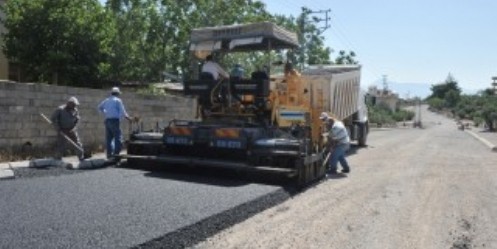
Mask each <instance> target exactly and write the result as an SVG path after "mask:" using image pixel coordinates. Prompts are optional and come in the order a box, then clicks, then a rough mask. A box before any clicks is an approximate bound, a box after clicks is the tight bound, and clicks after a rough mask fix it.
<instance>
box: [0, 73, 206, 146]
mask: <svg viewBox="0 0 497 249" xmlns="http://www.w3.org/2000/svg"><path fill="white" fill-rule="evenodd" d="M122 90H123V92H124V93H123V94H122V96H121V98H122V99H123V102H124V104H125V106H126V109H127V112H128V113H129V114H130V115H131V116H138V117H140V120H141V122H142V123H143V126H144V128H146V129H147V130H152V129H155V127H156V126H157V124H159V126H162V127H163V126H164V125H167V123H169V121H170V120H172V119H194V116H195V110H196V102H195V100H194V99H191V98H182V97H178V96H148V95H143V94H136V93H132V92H128V91H127V90H126V89H122ZM70 96H76V97H77V98H78V100H79V101H80V106H79V110H80V115H81V118H82V120H81V123H80V124H79V127H78V129H79V133H80V137H81V140H82V141H83V143H84V144H85V146H89V147H102V145H103V144H104V139H105V129H104V124H103V123H104V120H103V116H102V115H101V114H100V113H98V111H97V106H98V104H99V103H100V102H101V101H102V100H103V99H104V98H106V97H107V96H109V89H104V90H98V89H85V88H76V87H67V86H54V85H47V84H38V83H12V82H0V150H4V151H16V150H18V149H20V148H21V147H22V146H23V145H25V144H27V143H29V144H31V145H32V147H33V148H42V149H47V147H53V144H54V142H55V140H56V133H55V131H54V130H53V128H52V126H50V125H49V124H48V123H46V121H45V120H44V119H43V118H42V117H41V116H40V113H44V114H45V115H46V116H48V117H50V116H51V114H52V112H53V111H54V110H55V108H56V107H58V106H60V105H62V104H64V103H65V102H66V101H67V99H68V98H69V97H70ZM122 129H123V133H124V136H125V138H127V137H128V136H129V131H130V127H129V123H128V122H127V121H123V126H122Z"/></svg>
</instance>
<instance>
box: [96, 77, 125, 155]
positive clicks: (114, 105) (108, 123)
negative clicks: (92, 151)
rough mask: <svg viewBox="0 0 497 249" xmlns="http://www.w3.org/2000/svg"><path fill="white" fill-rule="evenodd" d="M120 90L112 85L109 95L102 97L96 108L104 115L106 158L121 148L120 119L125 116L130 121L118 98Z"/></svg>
mask: <svg viewBox="0 0 497 249" xmlns="http://www.w3.org/2000/svg"><path fill="white" fill-rule="evenodd" d="M120 94H121V91H120V90H119V88H117V87H113V88H112V90H111V92H110V96H109V97H108V98H106V99H104V100H103V101H102V102H101V103H100V104H99V105H98V110H99V111H100V112H101V113H102V114H103V115H104V116H105V145H106V153H107V159H113V157H114V156H117V155H119V153H120V152H121V149H122V140H123V137H122V131H121V126H120V123H121V119H123V118H126V119H128V120H130V121H131V118H130V116H129V115H128V113H127V112H126V109H125V108H124V104H123V102H122V100H121V99H120V98H119V95H120Z"/></svg>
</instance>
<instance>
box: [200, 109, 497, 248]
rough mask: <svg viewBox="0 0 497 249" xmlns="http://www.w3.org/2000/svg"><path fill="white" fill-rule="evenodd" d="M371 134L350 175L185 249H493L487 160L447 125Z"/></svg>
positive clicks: (493, 193) (491, 158) (496, 175)
mask: <svg viewBox="0 0 497 249" xmlns="http://www.w3.org/2000/svg"><path fill="white" fill-rule="evenodd" d="M422 117H423V123H424V126H425V127H424V129H412V128H411V129H384V130H377V131H374V132H372V133H371V136H370V137H369V139H368V141H369V147H368V148H367V149H363V150H359V151H358V152H357V153H356V154H353V155H351V156H349V158H348V160H349V163H350V164H351V166H352V173H351V174H350V175H348V176H347V177H338V178H334V179H328V180H326V181H325V182H322V183H321V184H318V185H315V186H313V187H310V188H309V189H307V190H306V191H305V192H303V193H300V194H298V195H296V196H293V197H292V198H291V199H289V200H287V201H285V202H283V203H281V204H279V205H277V206H274V207H272V208H270V209H267V210H265V211H264V212H261V213H259V214H257V215H255V216H254V217H252V218H250V219H248V220H246V221H244V222H242V223H239V224H237V225H235V226H233V227H231V228H229V229H225V230H224V231H222V232H220V233H218V234H217V235H215V236H214V237H211V238H209V239H208V240H206V241H204V242H202V243H200V244H197V245H196V246H194V248H197V249H198V248H367V249H375V248H378V249H385V248H391V249H398V248H423V249H426V248H451V249H462V248H497V170H496V167H497V154H496V153H492V152H490V151H489V150H488V148H486V147H485V146H484V145H482V144H481V143H479V142H478V141H477V140H476V139H474V138H472V137H471V136H469V134H467V133H465V132H462V131H459V130H457V128H456V126H455V123H454V121H452V120H449V119H446V118H444V117H441V116H437V115H435V114H433V113H430V112H427V111H426V110H425V111H424V113H423V115H422Z"/></svg>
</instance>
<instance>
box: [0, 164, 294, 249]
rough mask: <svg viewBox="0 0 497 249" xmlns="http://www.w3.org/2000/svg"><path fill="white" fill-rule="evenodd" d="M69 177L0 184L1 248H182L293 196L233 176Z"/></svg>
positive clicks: (108, 171) (56, 174)
mask: <svg viewBox="0 0 497 249" xmlns="http://www.w3.org/2000/svg"><path fill="white" fill-rule="evenodd" d="M26 170H36V169H26ZM33 172H34V173H33ZM74 172H78V173H77V174H75V173H73V172H69V171H66V170H61V169H46V171H31V173H29V172H28V171H26V172H21V176H23V177H20V178H17V179H14V180H5V181H0V221H1V223H0V248H130V247H136V248H183V247H186V246H191V245H194V244H195V243H197V242H199V241H201V240H203V239H205V238H207V237H209V236H211V235H213V234H214V233H216V232H217V231H219V230H221V229H223V228H226V227H228V226H230V225H232V224H236V223H238V222H239V221H241V220H244V219H246V218H248V217H250V216H252V215H253V214H255V213H257V212H260V211H261V210H264V209H266V208H268V207H270V206H273V205H275V204H277V203H280V202H282V201H284V200H285V199H287V198H288V197H289V196H290V195H291V194H290V192H291V190H289V191H287V190H285V188H283V187H282V186H281V185H277V184H267V183H254V182H252V181H247V180H246V179H245V180H244V179H242V178H243V177H242V178H240V177H238V175H237V174H231V173H228V174H221V176H220V177H218V176H216V174H217V173H215V172H214V173H212V172H209V173H208V174H203V173H202V172H200V173H193V172H177V171H171V170H166V171H164V170H152V171H150V170H139V169H131V168H113V167H111V168H103V169H98V170H86V171H81V170H80V171H74ZM205 172H206V171H204V173H205Z"/></svg>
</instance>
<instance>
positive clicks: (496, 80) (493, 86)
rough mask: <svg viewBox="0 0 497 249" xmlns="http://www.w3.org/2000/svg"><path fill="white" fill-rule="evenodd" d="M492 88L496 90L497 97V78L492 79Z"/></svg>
mask: <svg viewBox="0 0 497 249" xmlns="http://www.w3.org/2000/svg"><path fill="white" fill-rule="evenodd" d="M492 80H493V82H492V88H493V90H494V95H497V76H494V77H492Z"/></svg>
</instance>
